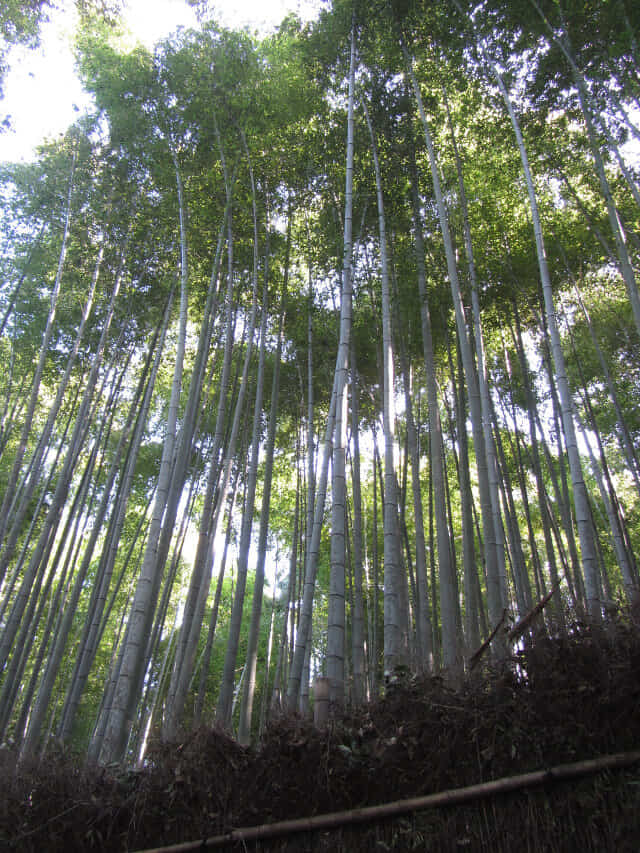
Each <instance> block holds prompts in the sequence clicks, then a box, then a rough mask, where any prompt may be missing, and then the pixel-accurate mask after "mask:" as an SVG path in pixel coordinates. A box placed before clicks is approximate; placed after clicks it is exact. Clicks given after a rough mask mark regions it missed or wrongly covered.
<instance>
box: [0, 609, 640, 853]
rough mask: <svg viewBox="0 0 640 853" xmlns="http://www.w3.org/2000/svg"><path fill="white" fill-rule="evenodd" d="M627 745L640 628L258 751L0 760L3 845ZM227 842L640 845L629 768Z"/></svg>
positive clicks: (115, 839) (178, 833) (430, 686)
mask: <svg viewBox="0 0 640 853" xmlns="http://www.w3.org/2000/svg"><path fill="white" fill-rule="evenodd" d="M639 748H640V634H639V633H638V631H637V629H634V628H631V627H628V626H625V625H622V624H619V625H616V626H615V627H612V628H611V629H609V630H607V632H605V633H599V634H598V636H597V638H596V637H595V636H594V635H593V634H592V632H591V631H589V630H587V629H586V628H580V629H576V631H575V634H574V635H573V636H572V637H571V638H570V639H565V640H553V641H551V640H547V639H538V640H537V641H536V642H535V644H534V645H533V646H532V647H531V648H529V649H528V650H527V651H523V652H520V653H519V654H518V655H517V656H516V658H514V659H513V661H512V662H511V665H510V667H509V668H508V669H506V670H503V671H501V672H495V671H494V672H491V671H489V670H487V669H485V670H484V671H482V672H477V673H475V674H474V676H473V677H472V678H470V679H468V680H467V681H466V682H465V684H464V685H463V686H462V687H461V688H460V689H459V690H452V689H449V688H447V687H446V686H445V685H444V684H443V683H442V682H441V681H440V680H439V679H423V680H420V681H411V682H408V683H406V684H402V685H397V686H394V687H393V689H390V690H389V691H388V695H387V696H386V698H385V699H384V700H383V701H380V702H378V703H376V704H374V705H369V706H367V707H366V708H365V709H363V710H361V711H360V712H358V713H354V714H351V715H348V716H346V717H344V718H343V719H341V720H340V721H336V722H334V723H332V724H331V725H330V726H329V727H328V728H327V729H325V730H317V729H315V728H314V727H313V726H311V725H310V724H309V723H308V722H307V721H304V720H302V719H299V718H291V717H287V718H283V719H281V720H279V721H277V722H275V723H274V724H272V726H271V727H270V728H269V730H268V732H267V733H266V735H265V737H264V738H263V741H262V743H261V745H260V747H259V748H258V749H255V750H248V749H243V748H241V747H239V746H238V745H237V744H236V743H235V742H234V741H233V740H231V739H230V738H228V737H227V736H226V735H225V734H223V733H221V732H220V731H216V730H211V729H202V730H200V731H198V732H195V733H194V734H192V735H191V736H190V737H189V738H188V739H187V740H185V741H184V742H183V743H180V744H171V745H167V744H162V745H160V744H157V745H156V746H155V747H154V748H153V750H152V751H151V755H150V759H151V760H150V762H149V766H148V768H147V769H146V770H145V771H144V772H142V773H136V774H133V773H132V774H129V775H127V776H125V777H119V778H118V777H114V776H112V775H110V774H109V773H108V772H107V771H105V770H88V769H86V768H82V767H81V766H79V765H78V764H75V763H74V762H73V761H72V759H71V758H70V757H68V756H56V757H51V758H50V759H48V760H47V764H46V766H40V767H39V768H32V769H31V770H30V769H27V768H25V769H23V770H20V771H19V772H17V773H16V772H15V770H14V765H15V760H14V758H13V756H12V755H11V754H10V753H9V752H8V751H4V753H3V755H2V757H1V758H0V773H1V778H0V848H2V849H7V850H20V851H36V850H37V851H48V853H49V851H50V853H55V851H65V853H72V851H76V850H78V851H79V850H83V851H84V850H100V851H111V850H113V851H121V850H138V849H143V848H149V847H157V846H161V845H168V844H172V843H176V842H179V841H195V840H197V839H202V838H204V837H209V836H212V835H217V834H221V833H224V832H226V831H228V830H230V829H231V828H233V827H238V826H248V825H257V824H262V823H267V822H272V821H278V820H283V819H293V818H296V817H302V816H307V815H311V814H322V813H324V812H330V811H338V810H344V809H349V808H353V807H359V806H365V805H366V806H369V805H373V804H375V803H382V802H387V801H390V800H397V799H401V798H404V797H415V796H419V795H423V794H429V793H432V792H437V791H442V790H445V789H448V788H459V787H462V786H467V785H472V784H477V783H480V782H483V781H486V780H490V779H496V778H498V777H502V776H513V775H516V774H520V773H525V772H528V771H533V770H541V769H544V768H547V767H551V766H553V765H557V764H562V763H566V762H573V761H579V760H583V759H590V758H596V757H598V756H601V755H605V754H608V753H616V752H624V751H631V750H636V749H639ZM226 849H228V850H249V849H251V850H254V849H259V850H267V849H268V850H278V851H284V850H288V851H302V850H310V851H311V850H331V851H335V850H345V851H347V850H348V851H358V850H363V851H365V850H366V851H369V850H380V851H384V850H425V849H432V850H443V851H447V850H451V851H461V850H462V851H466V850H468V851H475V850H487V851H489V850H490V851H491V853H495V851H497V850H504V851H512V850H519V851H527V850H531V851H541V850H574V849H579V850H581V851H587V850H593V851H598V852H599V853H600V851H609V850H610V851H627V850H628V851H636V850H638V849H640V765H638V764H637V765H634V766H633V767H631V768H628V769H626V770H616V771H606V772H601V773H598V774H596V775H593V776H589V777H586V778H583V779H581V780H579V781H572V782H564V783H560V782H554V783H550V784H547V785H545V786H544V787H541V788H537V789H530V790H520V791H516V792H513V793H510V794H500V795H497V796H495V797H493V798H491V799H487V800H483V801H479V802H474V803H471V804H469V805H464V806H456V807H447V808H441V809H437V810H430V811H425V812H421V813H418V814H415V815H413V816H409V817H408V818H400V819H395V820H393V821H389V820H387V821H385V822H381V823H379V824H367V825H364V826H360V827H357V828H351V829H348V830H347V829H344V830H335V831H333V832H319V833H315V834H313V835H311V834H304V835H297V836H294V837H293V838H291V839H288V840H287V839H284V840H283V839H280V840H275V841H271V842H262V843H261V845H260V846H256V843H255V842H253V843H247V844H246V845H243V844H236V845H235V846H234V845H228V846H227V848H226Z"/></svg>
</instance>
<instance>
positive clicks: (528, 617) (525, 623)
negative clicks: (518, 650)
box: [469, 583, 559, 670]
mask: <svg viewBox="0 0 640 853" xmlns="http://www.w3.org/2000/svg"><path fill="white" fill-rule="evenodd" d="M558 586H559V583H557V584H555V586H554V587H553V588H552V589H551V591H550V592H548V593H547V594H546V595H545V596H544V598H541V599H540V601H539V602H538V603H537V604H536V605H535V606H534V607H532V608H531V610H530V611H529V612H528V613H526V614H525V615H524V616H523V617H522V619H520V621H519V622H517V623H516V624H515V625H514V626H513V628H512V629H511V630H510V631H509V633H508V635H507V636H508V638H509V642H510V643H513V642H514V641H515V640H517V639H518V638H519V637H520V636H521V635H522V634H523V633H524V632H525V631H526V629H527V628H528V627H529V625H530V624H531V623H532V622H533V620H534V619H535V618H536V616H537V615H538V614H539V613H541V612H542V611H543V610H544V608H545V607H546V606H547V604H548V603H549V602H550V601H551V599H552V598H553V595H554V593H555V591H556V590H557V589H558ZM506 616H507V611H506V610H503V611H502V617H501V619H500V621H499V622H498V624H497V625H496V627H495V628H494V629H493V631H492V632H491V633H490V634H489V636H488V637H487V639H486V640H485V641H484V643H483V644H482V645H481V646H480V648H479V649H478V650H477V651H475V652H474V653H473V654H472V655H471V657H470V658H469V669H470V670H471V669H473V668H474V667H475V665H476V664H477V663H478V661H479V660H480V658H481V657H482V655H483V654H484V652H485V651H486V650H487V649H488V648H489V646H490V645H491V642H492V640H493V638H494V637H495V635H496V634H497V633H498V631H499V630H500V627H501V626H502V625H503V623H504V620H505V618H506Z"/></svg>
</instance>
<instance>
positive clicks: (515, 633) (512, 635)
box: [509, 582, 560, 643]
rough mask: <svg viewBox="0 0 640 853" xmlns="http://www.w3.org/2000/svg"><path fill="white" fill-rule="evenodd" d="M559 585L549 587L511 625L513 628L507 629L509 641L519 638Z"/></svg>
mask: <svg viewBox="0 0 640 853" xmlns="http://www.w3.org/2000/svg"><path fill="white" fill-rule="evenodd" d="M559 586H560V583H559V582H558V583H556V584H555V585H554V586H553V587H552V588H551V590H550V591H549V592H548V593H547V594H546V595H545V596H544V598H541V599H540V601H539V602H538V603H537V604H536V605H535V607H532V608H531V610H530V611H529V612H528V613H527V614H526V615H525V616H523V617H522V619H520V621H519V622H517V623H516V624H515V625H514V626H513V628H512V629H511V630H510V631H509V642H511V643H513V642H514V640H517V639H519V637H520V636H521V634H523V633H524V632H525V630H526V629H527V628H528V627H529V625H530V624H531V623H532V622H533V620H534V619H535V618H536V616H537V615H538V613H541V612H542V611H543V610H544V608H545V607H546V606H547V604H548V603H549V602H550V601H551V599H552V598H553V595H554V593H555V591H556V590H557V589H558V587H559Z"/></svg>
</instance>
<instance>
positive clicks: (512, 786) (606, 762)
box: [138, 750, 640, 853]
mask: <svg viewBox="0 0 640 853" xmlns="http://www.w3.org/2000/svg"><path fill="white" fill-rule="evenodd" d="M639 761H640V750H635V751H633V752H618V753H614V754H612V755H603V756H601V757H600V758H591V759H588V760H586V761H576V762H573V763H571V764H557V765H556V766H555V767H550V768H547V769H545V770H534V771H533V772H531V773H521V774H520V775H518V776H503V777H501V778H500V779H493V780H492V781H489V782H481V783H480V784H477V785H469V786H468V787H466V788H450V789H448V790H446V791H440V792H439V793H437V794H428V795H426V796H423V797H412V798H410V799H408V800H396V801H395V802H391V803H381V804H380V805H377V806H368V807H366V808H358V809H349V810H347V811H341V812H330V813H328V814H323V815H314V816H312V817H304V818H298V819H296V820H283V821H278V822H277V823H266V824H261V825H260V826H248V827H243V828H240V829H232V830H231V831H230V832H226V833H224V834H223V835H214V836H212V837H211V838H205V839H202V840H199V841H186V842H183V843H181V844H172V845H170V846H169V847H154V848H150V849H147V850H141V851H138V853H188V851H191V850H208V849H212V848H214V847H222V846H224V845H225V844H232V843H234V842H238V841H243V842H244V841H256V840H258V839H262V838H276V837H278V836H285V835H293V834H294V833H298V832H318V831H320V830H328V829H336V828H337V827H341V826H348V825H351V824H357V823H367V822H370V821H374V820H382V819H387V818H392V817H398V816H400V815H404V814H408V813H409V812H414V811H421V810H424V809H429V808H438V807H440V806H453V805H457V804H458V803H465V802H469V801H471V800H476V799H480V798H484V797H490V796H493V795H494V794H499V793H503V792H506V791H515V790H518V789H520V788H529V787H533V786H535V785H544V784H545V783H547V782H555V781H560V780H563V779H575V778H577V777H579V776H587V775H589V774H591V773H598V772H599V771H601V770H612V769H616V768H620V767H628V766H629V765H631V764H635V763H637V762H639Z"/></svg>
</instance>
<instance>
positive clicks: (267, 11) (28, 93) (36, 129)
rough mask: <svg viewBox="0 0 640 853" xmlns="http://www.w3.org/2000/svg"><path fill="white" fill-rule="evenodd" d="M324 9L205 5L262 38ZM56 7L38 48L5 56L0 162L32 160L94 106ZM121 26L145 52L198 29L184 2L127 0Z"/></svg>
mask: <svg viewBox="0 0 640 853" xmlns="http://www.w3.org/2000/svg"><path fill="white" fill-rule="evenodd" d="M322 5H323V4H322V0H220V2H214V3H209V4H208V12H207V17H209V18H214V19H215V20H217V21H219V22H220V23H221V24H223V25H224V26H226V27H229V28H234V29H241V28H244V27H247V28H248V29H249V31H250V32H257V33H263V34H264V33H267V32H270V31H273V29H274V28H275V27H277V26H278V24H279V23H280V22H281V21H282V19H283V18H284V17H285V16H286V15H287V14H288V13H289V12H295V13H296V14H297V15H299V17H300V18H301V19H302V20H310V19H311V18H313V17H315V16H316V15H317V14H318V11H319V9H320V8H321V6H322ZM59 6H60V8H59V9H58V10H56V11H53V12H52V13H51V20H50V21H49V22H48V23H46V24H45V25H44V26H43V27H42V39H41V45H40V47H38V48H36V49H35V50H29V49H28V48H23V47H18V48H14V49H13V50H12V51H11V53H10V55H9V65H10V71H9V73H8V74H7V77H6V80H5V87H4V88H5V97H4V99H3V100H2V101H0V122H2V121H3V120H4V119H5V118H6V117H9V119H10V122H11V129H10V130H3V131H0V162H7V161H9V162H20V161H22V162H25V161H29V160H33V158H34V155H35V149H36V147H37V146H38V145H39V144H40V143H42V142H43V141H44V140H46V139H53V138H55V137H57V136H59V135H60V134H61V133H64V131H65V130H66V128H67V127H68V126H69V125H70V124H72V123H73V121H75V119H76V118H77V117H78V116H79V115H80V114H81V113H83V112H85V110H88V109H90V107H91V98H90V96H89V95H88V94H87V93H86V92H84V91H83V89H82V86H81V84H80V81H79V80H78V78H77V76H76V74H75V69H74V59H73V52H72V42H73V33H74V29H75V25H76V11H75V4H74V2H73V0H62V2H60V3H59ZM124 22H125V26H126V27H127V28H128V29H129V30H130V31H131V38H132V42H133V43H136V42H139V43H142V44H143V45H144V46H145V47H147V48H150V47H152V46H153V44H154V43H155V42H156V41H158V40H160V39H162V38H164V37H165V36H167V35H169V34H170V33H172V32H174V31H175V30H176V29H177V28H178V27H185V28H187V29H188V28H194V29H195V28H197V27H198V20H197V16H196V12H195V10H194V8H192V7H190V6H189V5H188V4H187V3H186V2H185V0H126V2H125V7H124Z"/></svg>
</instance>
